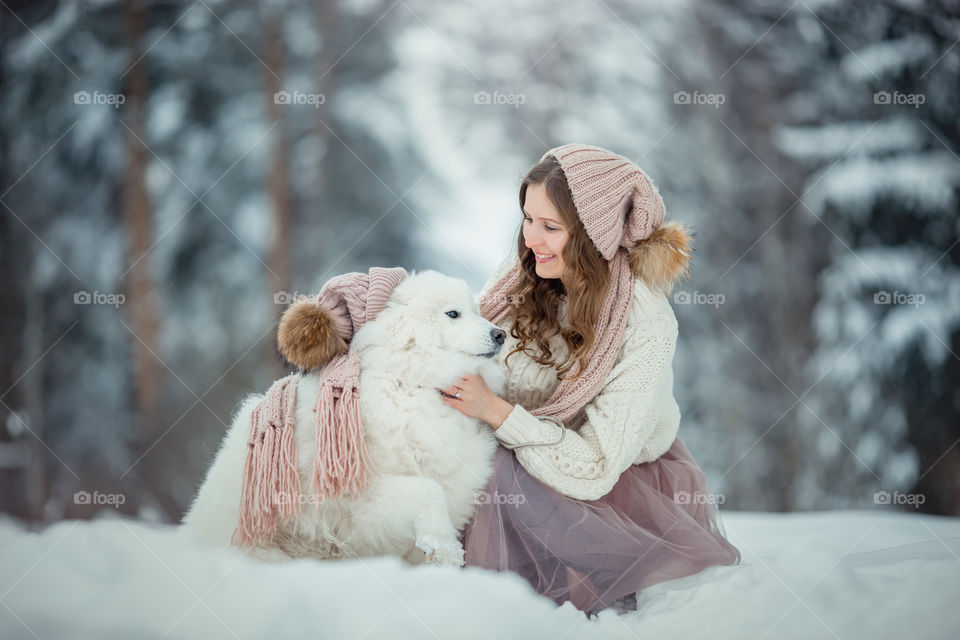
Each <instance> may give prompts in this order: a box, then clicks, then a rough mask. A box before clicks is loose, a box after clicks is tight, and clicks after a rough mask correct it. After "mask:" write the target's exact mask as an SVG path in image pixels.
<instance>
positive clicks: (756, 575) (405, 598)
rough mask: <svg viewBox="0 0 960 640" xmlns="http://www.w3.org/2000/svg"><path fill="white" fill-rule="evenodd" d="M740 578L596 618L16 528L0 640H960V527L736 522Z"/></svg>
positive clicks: (698, 578) (180, 542)
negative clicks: (308, 639) (301, 639)
mask: <svg viewBox="0 0 960 640" xmlns="http://www.w3.org/2000/svg"><path fill="white" fill-rule="evenodd" d="M723 523H724V526H725V527H726V531H727V535H728V536H729V537H730V539H731V541H732V542H734V543H735V544H736V545H737V546H738V547H739V548H740V550H741V551H742V553H743V563H742V564H741V565H740V566H738V567H715V568H712V569H709V570H707V571H704V572H702V573H700V574H697V575H695V576H690V577H688V578H684V579H682V580H676V581H673V582H669V583H664V584H661V585H657V586H655V587H652V588H650V589H648V590H646V591H644V592H643V593H642V594H641V595H640V597H639V598H638V611H637V612H635V613H630V614H628V615H625V616H619V615H617V614H616V613H614V612H612V611H604V612H601V614H600V616H599V618H598V619H595V620H589V621H588V620H586V619H585V617H584V616H583V614H581V613H580V612H579V611H577V610H576V609H574V608H573V607H572V605H570V604H569V603H568V604H565V605H564V606H563V607H560V608H557V607H556V606H555V605H554V604H553V603H552V602H550V601H548V600H546V599H543V598H541V597H539V596H538V595H536V594H535V593H534V592H533V590H532V589H530V588H529V587H528V586H527V584H526V583H525V582H523V581H522V580H521V579H520V578H518V577H516V576H513V575H508V574H503V575H500V574H496V573H494V572H489V571H484V570H480V569H475V568H468V569H454V568H438V567H407V566H405V565H403V563H402V562H401V561H400V560H397V559H393V558H377V559H368V560H362V561H361V560H354V561H345V562H336V563H318V562H315V561H311V560H297V561H293V562H289V563H285V564H277V565H274V564H267V563H263V562H260V561H257V560H254V559H252V558H247V557H244V556H243V555H242V554H241V553H240V552H239V551H236V550H232V549H227V550H214V549H210V548H207V547H204V546H202V545H200V544H198V543H196V542H194V541H192V540H191V539H189V538H187V537H185V536H184V535H182V534H183V532H182V531H180V530H178V529H177V528H176V527H172V526H169V525H153V524H147V523H144V522H140V521H133V520H127V519H117V518H104V519H98V520H94V521H65V522H60V523H57V524H55V525H52V526H50V527H48V528H46V529H44V530H43V531H40V532H36V533H30V532H26V531H25V530H24V529H23V528H21V527H20V526H19V525H18V524H17V523H15V522H14V521H12V520H6V521H0V604H2V606H0V637H2V638H4V639H14V638H42V639H44V640H46V639H47V638H96V639H98V640H103V639H107V638H123V639H124V640H126V639H130V638H161V637H163V638H204V639H205V640H206V639H210V638H232V637H236V638H276V639H278V640H279V639H284V640H285V639H287V638H299V637H304V638H306V637H311V638H331V639H339V638H371V639H372V638H390V639H391V640H393V639H396V638H457V639H460V638H525V639H526V638H549V639H551V640H560V639H561V638H571V639H572V638H582V637H604V638H670V639H671V640H682V639H685V638H710V639H711V640H720V639H723V638H731V639H735V640H743V639H746V638H761V637H763V638H771V639H777V638H803V639H804V640H806V639H810V638H871V639H875V638H897V639H898V640H900V639H902V638H917V637H923V638H951V639H954V640H955V639H956V638H958V637H960V607H958V606H957V603H958V602H960V600H958V596H960V518H943V517H935V516H921V515H913V514H904V513H894V512H888V511H840V512H818V513H800V514H769V513H746V512H728V513H724V514H723Z"/></svg>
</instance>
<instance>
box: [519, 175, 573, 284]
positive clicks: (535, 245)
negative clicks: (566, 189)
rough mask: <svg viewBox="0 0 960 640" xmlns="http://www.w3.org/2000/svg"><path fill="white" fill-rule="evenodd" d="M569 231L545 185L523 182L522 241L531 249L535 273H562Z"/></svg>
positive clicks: (555, 276)
mask: <svg viewBox="0 0 960 640" xmlns="http://www.w3.org/2000/svg"><path fill="white" fill-rule="evenodd" d="M569 237H570V232H569V231H568V230H567V228H566V225H564V224H563V222H562V221H561V218H560V212H558V211H557V210H556V208H555V207H554V206H553V202H551V201H550V196H548V195H547V188H546V187H545V186H544V185H542V184H529V185H527V195H526V199H525V200H524V204H523V241H524V244H526V245H527V247H528V248H530V249H532V250H533V253H534V258H536V261H537V275H538V276H540V277H541V278H559V277H560V274H562V273H563V258H562V257H561V254H562V253H563V247H564V245H565V244H567V238H569Z"/></svg>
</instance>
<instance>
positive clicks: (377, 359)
mask: <svg viewBox="0 0 960 640" xmlns="http://www.w3.org/2000/svg"><path fill="white" fill-rule="evenodd" d="M502 342H503V332H502V330H500V329H499V328H498V327H496V326H495V325H493V324H492V323H490V322H488V321H487V320H486V319H484V318H483V317H482V316H481V315H480V314H479V312H478V310H477V305H476V303H475V302H474V300H473V296H472V294H471V291H470V289H469V287H468V286H467V284H466V283H465V282H463V281H462V280H457V279H454V278H450V277H447V276H444V275H442V274H440V273H438V272H436V271H425V272H422V273H416V274H411V275H409V276H408V277H407V278H406V279H404V280H403V281H402V282H401V283H400V284H399V285H398V286H397V287H396V288H395V289H394V291H393V292H392V294H391V296H390V299H389V301H388V303H387V306H386V308H385V309H384V310H383V311H382V312H380V314H379V315H378V316H377V317H376V318H375V319H374V320H372V321H370V322H368V323H366V324H365V325H363V326H362V327H361V328H360V329H359V330H358V331H357V333H356V335H355V336H354V337H353V340H352V341H351V344H350V349H351V350H355V351H356V352H357V355H358V357H359V360H360V369H361V373H360V387H359V389H360V392H359V393H360V397H359V400H360V417H361V423H362V424H363V427H364V431H365V443H366V447H367V452H368V454H369V459H370V462H371V467H372V468H371V474H370V476H371V478H372V481H371V483H370V486H369V487H368V488H367V489H366V490H364V491H363V492H362V493H361V494H359V495H358V496H352V497H341V498H339V499H336V500H327V501H325V502H320V503H317V501H315V500H314V499H313V497H312V491H311V477H312V472H313V462H314V447H315V439H316V427H315V423H314V414H313V405H314V402H315V400H316V393H317V386H318V384H319V381H320V379H319V376H318V375H317V374H316V372H307V373H304V374H303V375H302V377H301V379H300V381H299V386H298V389H297V407H296V428H295V435H296V443H297V456H298V464H299V468H300V482H301V487H302V488H303V494H304V501H303V504H302V505H301V513H300V517H299V519H298V521H297V523H296V525H285V524H280V525H279V526H278V531H277V536H276V537H275V539H274V545H273V546H271V547H269V548H255V549H253V550H252V552H253V554H254V555H256V556H258V557H261V558H264V559H271V560H279V559H285V558H288V557H301V556H309V557H314V558H319V559H332V558H348V557H362V556H375V555H384V554H393V555H398V556H402V557H404V558H405V559H406V560H407V561H408V562H411V563H419V562H423V561H425V560H427V561H430V562H433V563H438V564H454V565H461V564H462V563H463V548H462V546H461V545H460V543H459V541H458V540H457V534H458V532H459V531H461V530H462V529H463V527H464V526H465V525H466V524H467V523H468V522H469V521H470V519H471V518H472V516H473V513H474V511H475V509H476V503H477V500H476V495H477V494H478V493H479V492H480V491H481V490H482V489H483V487H484V486H485V485H486V483H487V480H488V479H489V477H490V474H491V473H492V460H493V453H494V450H495V448H496V440H495V438H494V436H493V433H492V430H491V428H490V427H489V425H487V424H486V423H484V422H482V421H480V420H477V419H474V418H470V417H467V416H465V415H463V414H462V413H460V412H459V411H457V410H455V409H453V408H452V407H448V406H447V405H445V404H444V403H443V402H442V400H441V396H440V393H439V391H438V389H441V388H442V389H447V388H449V387H450V386H451V385H453V384H454V383H455V382H456V381H457V380H458V379H459V378H460V376H461V375H463V374H465V373H478V374H480V375H481V376H482V377H483V379H484V381H485V382H486V383H487V385H488V386H489V387H490V389H491V390H492V391H493V392H494V393H496V394H498V395H500V394H501V393H502V391H503V373H502V371H501V370H500V368H499V366H498V365H497V364H496V363H495V361H494V359H493V355H494V354H496V353H497V352H498V351H499V350H500V348H501V346H502ZM261 399H262V396H261V395H251V396H249V397H248V398H247V399H246V400H245V401H244V402H243V403H242V405H241V406H240V408H239V410H238V411H237V413H236V415H235V416H234V420H233V423H232V425H231V426H230V428H229V430H228V432H227V434H226V436H225V437H224V440H223V443H222V444H221V447H220V450H219V452H218V453H217V456H216V459H215V461H214V463H213V465H212V466H211V467H210V470H209V472H208V474H207V477H206V479H205V480H204V482H203V484H202V486H201V487H200V490H199V492H198V494H197V496H196V498H195V499H194V502H193V504H192V506H191V507H190V510H189V511H188V513H187V514H186V516H185V517H184V520H183V524H184V526H185V528H187V529H188V530H191V531H193V532H194V533H195V534H196V535H197V536H198V537H200V538H201V539H203V540H205V541H207V542H209V543H211V544H214V545H220V546H227V545H229V544H230V538H231V535H232V534H233V531H234V529H235V527H236V526H237V522H238V517H239V510H240V490H241V478H242V475H243V466H244V461H245V458H246V455H247V450H248V447H247V441H248V437H249V429H250V414H251V411H252V410H253V409H254V407H255V406H256V405H257V404H258V403H259V402H260V400H261Z"/></svg>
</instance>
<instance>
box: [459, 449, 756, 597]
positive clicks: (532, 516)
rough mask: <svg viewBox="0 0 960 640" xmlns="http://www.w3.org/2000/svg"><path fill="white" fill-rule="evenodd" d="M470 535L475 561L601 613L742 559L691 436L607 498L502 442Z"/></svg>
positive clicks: (628, 475)
mask: <svg viewBox="0 0 960 640" xmlns="http://www.w3.org/2000/svg"><path fill="white" fill-rule="evenodd" d="M481 496H483V498H482V499H481V500H478V502H479V503H480V504H479V505H478V507H477V513H476V516H475V517H474V519H473V521H472V523H471V524H470V525H468V526H467V528H466V530H465V531H464V535H463V543H464V550H465V552H466V558H465V560H466V565H467V566H475V567H483V568H487V569H493V570H496V571H512V572H514V573H517V574H519V575H521V576H522V577H523V578H525V579H526V580H527V581H528V582H529V583H530V584H531V585H532V586H533V588H534V589H536V590H537V592H539V593H540V594H542V595H544V596H546V597H548V598H551V599H552V600H553V601H554V602H556V603H557V604H562V603H563V602H566V601H568V600H569V601H571V602H572V603H573V604H574V606H576V607H577V608H578V609H580V610H581V611H584V612H585V613H586V614H587V615H591V614H593V613H595V612H597V611H599V610H601V609H603V608H605V607H607V606H609V605H610V604H611V603H613V602H615V601H617V600H619V599H621V598H623V597H625V596H629V595H630V594H634V593H636V592H638V591H640V590H642V589H644V588H646V587H648V586H650V585H652V584H656V583H658V582H663V581H666V580H673V579H675V578H682V577H684V576H688V575H691V574H694V573H697V572H699V571H702V570H703V569H706V568H707V567H711V566H715V565H733V564H739V563H740V552H739V550H738V549H737V548H736V547H734V546H733V545H732V544H730V542H728V541H727V539H726V538H725V536H724V533H723V530H722V528H721V524H720V522H719V520H718V518H717V505H716V499H715V498H714V497H713V496H711V494H710V493H709V492H708V490H707V481H706V476H705V475H704V473H703V471H702V470H701V469H700V466H699V465H698V464H697V463H696V461H695V460H694V459H693V456H692V455H691V454H690V451H689V450H688V449H687V447H686V446H685V445H684V444H683V442H681V440H680V438H677V439H676V440H674V442H673V445H672V446H671V447H670V449H669V450H668V451H667V452H666V453H665V454H663V455H662V456H661V457H660V458H658V459H657V460H655V461H653V462H648V463H645V464H635V465H633V466H631V467H630V468H629V469H627V470H626V471H624V472H623V474H622V475H621V476H620V479H619V480H618V481H617V483H616V484H615V485H614V487H613V489H612V490H611V491H610V492H609V493H607V494H606V495H605V496H603V497H602V498H600V499H598V500H575V499H573V498H570V497H568V496H565V495H563V494H561V493H558V492H556V491H554V490H553V489H551V488H549V487H547V486H546V485H544V484H543V483H541V482H540V481H539V480H537V479H535V478H534V477H533V476H531V475H530V474H529V473H527V471H526V470H525V469H524V468H523V467H522V466H521V465H520V463H519V462H518V461H517V457H516V455H514V453H513V451H511V450H509V449H506V448H504V447H502V446H501V447H498V448H497V452H496V456H495V460H494V474H493V477H492V478H491V480H490V482H489V484H488V485H487V487H486V490H485V493H484V494H481Z"/></svg>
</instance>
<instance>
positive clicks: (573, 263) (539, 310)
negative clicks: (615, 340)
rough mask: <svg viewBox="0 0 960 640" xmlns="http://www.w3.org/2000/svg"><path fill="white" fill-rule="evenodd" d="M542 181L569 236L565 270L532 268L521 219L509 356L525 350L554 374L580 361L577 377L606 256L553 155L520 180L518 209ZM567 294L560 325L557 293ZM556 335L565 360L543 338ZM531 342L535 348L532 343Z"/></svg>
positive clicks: (603, 286)
mask: <svg viewBox="0 0 960 640" xmlns="http://www.w3.org/2000/svg"><path fill="white" fill-rule="evenodd" d="M531 184H542V185H544V188H545V189H546V192H547V196H548V197H549V198H550V201H551V202H552V203H553V206H554V207H555V208H556V209H557V211H558V212H559V213H560V218H561V219H562V220H563V222H564V224H565V226H566V228H567V230H568V232H569V234H570V236H569V238H568V239H567V243H566V244H565V245H564V247H563V251H562V258H563V264H564V270H563V273H562V274H561V275H560V278H559V279H556V278H541V277H540V276H538V275H537V273H536V258H535V257H534V255H533V250H531V249H528V248H527V246H526V244H525V243H524V240H523V223H522V222H521V225H520V233H519V234H518V235H517V255H518V256H519V258H520V270H521V272H522V278H521V279H520V282H519V283H518V284H517V285H516V286H515V287H514V288H513V290H512V291H510V292H509V293H508V299H509V300H511V301H512V304H511V313H512V316H513V327H512V328H511V329H510V335H512V336H513V337H514V338H516V339H517V341H518V343H517V346H516V347H514V349H513V350H512V351H511V352H510V353H508V354H507V359H508V360H509V358H510V356H511V355H513V354H514V353H517V352H519V351H523V352H524V353H526V354H527V355H529V356H530V357H531V358H533V359H534V360H535V361H536V362H538V363H540V364H542V365H556V366H557V379H559V380H564V379H565V376H566V374H567V373H568V372H569V371H570V369H571V368H572V367H573V365H574V363H575V362H579V364H580V367H579V370H578V371H577V373H576V375H573V376H572V378H571V379H576V378H578V377H579V376H580V374H581V373H583V371H584V370H585V369H586V366H587V354H588V353H589V352H590V349H591V347H592V346H593V343H594V340H595V339H596V332H595V323H596V320H597V317H598V316H599V314H600V311H601V309H602V308H603V301H604V297H605V296H606V291H607V286H608V284H609V281H610V268H609V264H608V263H607V261H606V260H605V259H604V258H603V256H602V255H600V251H599V250H598V249H597V247H596V246H595V245H594V244H593V241H592V240H591V239H590V237H589V236H588V235H587V231H586V229H584V227H583V223H582V222H581V221H580V216H579V215H578V214H577V208H576V206H575V205H574V203H573V196H572V195H571V194H570V187H569V185H568V184H567V177H566V176H565V175H564V173H563V169H562V168H561V167H560V164H559V163H558V162H557V160H556V159H555V158H554V157H552V156H548V157H547V158H545V159H544V160H543V161H542V162H540V164H538V165H537V166H535V167H534V168H533V169H531V170H530V171H529V173H527V175H526V177H525V178H524V179H523V182H522V183H521V184H520V210H521V212H522V211H523V206H524V204H525V202H526V199H527V187H528V186H529V185H531ZM565 294H566V295H567V296H568V297H567V300H568V306H567V320H568V322H569V324H570V327H569V328H567V329H563V328H561V326H560V321H559V319H558V311H559V309H558V307H559V304H560V300H561V297H562V296H563V295H565ZM558 333H559V334H560V335H561V336H562V337H563V340H564V342H566V345H567V350H568V352H569V353H568V355H567V357H566V358H565V359H564V360H563V362H561V363H559V364H557V363H556V362H554V360H553V358H552V356H553V354H552V353H551V351H550V347H549V345H548V343H547V341H548V340H549V339H550V338H552V337H553V336H555V335H557V334H558ZM531 343H533V344H535V345H536V347H537V350H538V352H537V351H534V350H532V349H531V348H530V345H531Z"/></svg>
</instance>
